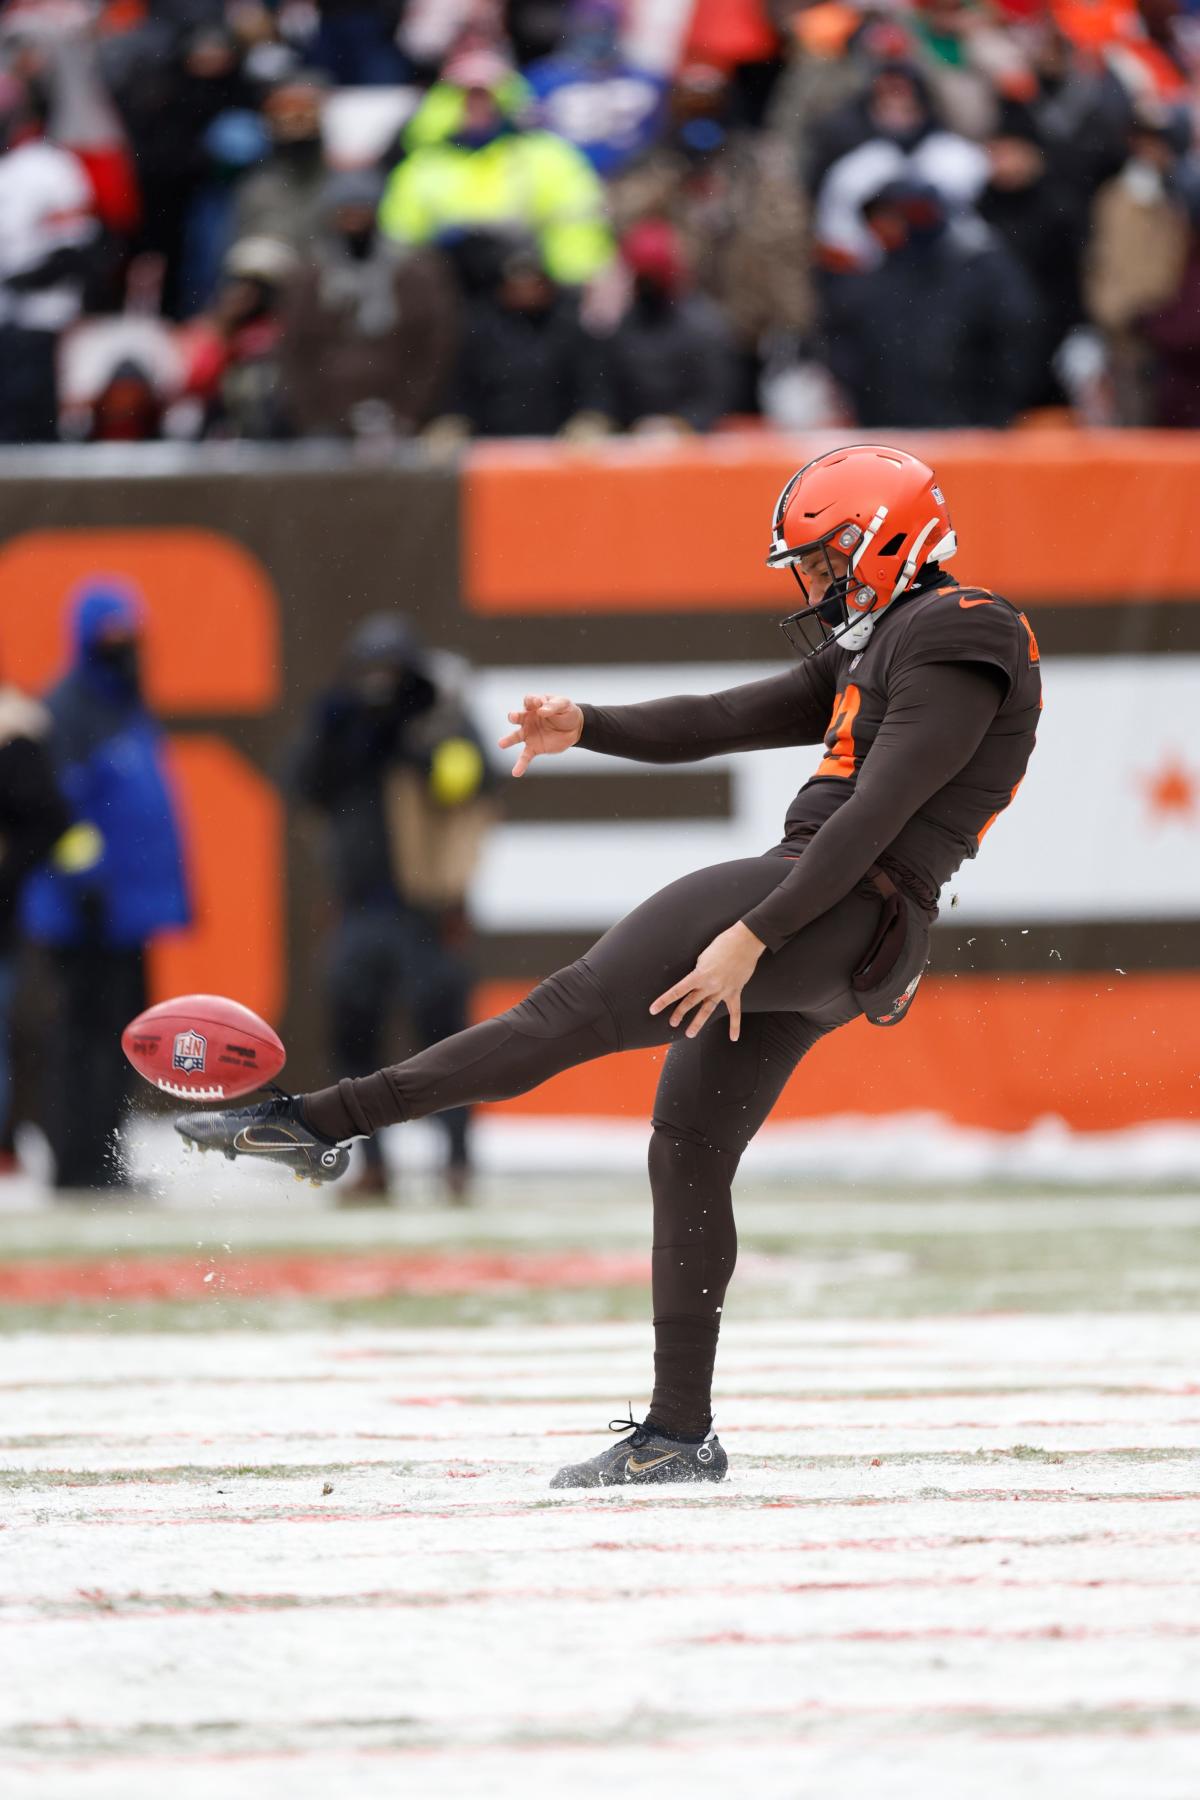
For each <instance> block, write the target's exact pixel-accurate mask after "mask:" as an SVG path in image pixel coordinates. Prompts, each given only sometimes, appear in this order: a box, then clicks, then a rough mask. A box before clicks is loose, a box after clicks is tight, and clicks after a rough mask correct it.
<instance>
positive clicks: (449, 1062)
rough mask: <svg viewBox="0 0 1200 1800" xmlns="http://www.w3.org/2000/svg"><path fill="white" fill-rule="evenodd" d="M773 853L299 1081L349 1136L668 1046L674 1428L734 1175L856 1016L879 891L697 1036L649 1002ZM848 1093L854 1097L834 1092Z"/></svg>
mask: <svg viewBox="0 0 1200 1800" xmlns="http://www.w3.org/2000/svg"><path fill="white" fill-rule="evenodd" d="M790 869H791V865H790V863H789V862H788V861H787V860H786V859H784V858H782V857H777V856H761V857H750V858H746V859H743V860H741V861H738V862H727V863H718V864H716V865H714V866H713V867H711V868H707V869H700V870H698V871H697V872H696V873H695V874H692V875H685V876H684V877H683V878H682V879H681V880H679V881H674V882H672V883H671V884H670V886H669V887H665V888H662V889H661V890H660V891H659V892H658V893H657V894H654V895H652V896H651V898H650V899H649V900H646V901H644V902H643V903H642V905H641V906H638V907H636V908H635V909H634V911H633V912H631V913H629V914H627V916H626V917H625V918H624V919H622V920H621V921H620V923H619V924H617V925H614V926H613V928H612V930H611V931H608V932H606V933H605V935H604V936H603V937H602V938H601V939H600V941H599V942H598V943H597V944H595V945H594V946H593V947H592V949H590V950H589V951H588V952H587V954H586V955H585V956H582V957H581V958H580V959H579V961H578V962H576V963H572V964H571V966H570V967H569V968H566V969H560V970H559V971H558V973H557V974H555V975H551V976H549V977H548V978H547V979H546V980H545V981H543V982H541V983H540V984H539V985H538V986H537V987H536V988H534V989H533V991H532V992H531V993H530V994H529V995H527V996H526V998H525V999H524V1000H522V1001H521V1002H520V1004H519V1005H517V1006H514V1007H512V1008H511V1009H510V1010H509V1011H508V1012H505V1013H501V1014H500V1015H499V1017H497V1018H494V1019H488V1020H486V1021H485V1022H484V1023H483V1024H481V1025H473V1026H471V1027H470V1028H469V1029H468V1030H466V1031H460V1032H458V1033H456V1034H455V1036H453V1037H450V1038H446V1039H444V1040H443V1041H442V1042H441V1043H439V1044H434V1045H433V1046H432V1047H431V1048H430V1049H428V1050H422V1051H421V1052H419V1054H418V1055H416V1056H412V1057H410V1058H409V1059H408V1061H407V1062H402V1063H398V1064H397V1065H396V1066H395V1067H394V1068H390V1069H381V1070H380V1071H379V1072H378V1073H377V1074H375V1075H368V1076H365V1077H363V1078H361V1079H358V1080H344V1081H341V1082H339V1083H338V1084H337V1086H336V1087H332V1088H325V1089H323V1090H322V1091H321V1092H319V1093H315V1094H310V1095H307V1096H305V1099H304V1111H305V1116H306V1117H307V1118H308V1120H309V1122H310V1123H311V1124H312V1125H313V1126H314V1127H315V1128H316V1129H317V1130H318V1131H323V1132H325V1133H326V1134H327V1135H328V1136H330V1137H336V1138H347V1137H352V1136H355V1135H358V1134H361V1133H370V1132H373V1131H378V1130H379V1129H380V1127H381V1126H384V1125H392V1124H396V1123H398V1122H400V1121H403V1120H408V1119H423V1118H425V1117H426V1116H427V1115H428V1114H430V1113H436V1112H443V1111H445V1110H446V1109H447V1108H448V1107H454V1106H468V1105H474V1104H476V1103H477V1102H479V1101H485V1100H508V1099H511V1098H512V1097H513V1095H515V1094H523V1093H526V1092H527V1091H528V1090H529V1089H530V1088H533V1087H537V1086H538V1085H539V1083H541V1082H543V1081H546V1080H548V1079H549V1077H550V1076H551V1075H556V1074H558V1073H559V1071H560V1070H562V1069H569V1068H572V1067H574V1066H575V1065H576V1064H578V1063H582V1062H588V1061H590V1060H591V1059H592V1058H594V1057H598V1056H606V1055H608V1054H609V1053H610V1052H612V1051H616V1050H639V1049H644V1048H646V1047H647V1046H650V1045H655V1044H670V1045H671V1049H670V1052H669V1054H668V1055H667V1058H666V1061H665V1063H664V1065H663V1071H662V1076H661V1078H660V1081H659V1084H658V1093H657V1095H656V1097H655V1102H654V1119H653V1133H652V1136H651V1139H650V1158H649V1161H650V1187H651V1192H652V1195H653V1201H654V1249H653V1260H652V1285H653V1300H654V1326H655V1382H654V1397H653V1400H652V1402H651V1407H650V1413H649V1417H650V1418H651V1419H652V1420H653V1421H654V1423H655V1424H657V1425H659V1426H660V1427H662V1428H663V1429H665V1430H666V1431H668V1432H673V1433H675V1434H676V1435H678V1436H680V1437H699V1436H702V1435H703V1434H704V1432H705V1430H706V1429H707V1427H708V1421H709V1416H710V1393H711V1385H712V1370H713V1362H714V1358H715V1355H716V1345H717V1333H718V1330H719V1328H720V1320H721V1310H722V1307H723V1306H724V1303H725V1290H726V1288H727V1286H728V1284H729V1279H730V1276H731V1275H732V1274H733V1267H734V1263H735V1261H736V1259H737V1233H736V1229H735V1226H734V1218H733V1199H732V1186H733V1178H734V1175H735V1174H736V1172H737V1167H738V1162H739V1160H740V1158H741V1155H742V1152H743V1151H744V1150H745V1148H746V1146H747V1144H748V1143H749V1142H750V1140H751V1138H752V1137H753V1136H754V1134H755V1132H756V1131H757V1130H758V1128H759V1126H760V1125H761V1124H762V1123H763V1121H764V1120H765V1119H766V1117H767V1115H768V1114H769V1113H770V1111H771V1108H772V1107H773V1106H774V1104H775V1102H776V1100H777V1099H778V1097H779V1095H780V1093H781V1092H782V1091H783V1088H784V1085H785V1083H786V1082H787V1080H788V1077H789V1076H790V1075H791V1073H792V1071H793V1069H794V1068H795V1067H796V1064H797V1063H798V1062H799V1061H800V1058H801V1057H802V1056H803V1055H804V1053H805V1051H806V1050H809V1049H811V1047H812V1045H813V1044H815V1043H816V1042H817V1040H818V1039H819V1038H821V1037H823V1036H824V1035H825V1033H826V1032H828V1031H832V1030H834V1029H835V1027H837V1026H838V1025H844V1024H846V1023H847V1022H848V1021H849V1020H851V1019H853V1018H855V1017H857V1015H858V1007H857V1005H856V1004H855V1001H854V997H853V995H852V993H851V991H850V976H851V972H852V971H853V970H854V969H855V968H857V967H858V966H859V964H860V963H861V961H862V959H863V956H864V953H865V952H866V949H867V947H868V945H869V944H870V941H871V938H872V936H873V934H874V932H875V930H876V927H877V924H878V921H879V913H880V898H879V895H878V893H876V892H875V890H874V889H873V888H872V887H870V886H869V885H866V884H864V885H862V886H860V887H858V888H856V889H855V890H854V892H853V893H852V894H850V895H848V896H847V898H846V899H845V900H843V901H841V902H840V903H839V904H838V906H837V907H836V908H834V909H833V910H832V911H831V912H828V913H826V914H824V915H823V916H822V917H821V918H819V919H816V920H814V922H813V923H812V924H811V925H809V926H807V927H806V928H805V929H804V930H803V931H801V932H799V933H798V934H797V935H796V936H795V937H794V938H792V939H790V940H789V942H788V943H786V944H785V945H784V946H783V948H782V949H780V950H778V951H776V952H775V953H774V954H772V953H771V952H769V951H768V952H767V954H766V955H765V956H763V957H762V958H761V960H760V961H759V964H758V967H757V969H756V970H755V972H754V975H753V976H752V978H751V980H750V981H749V982H748V983H747V985H746V988H745V991H744V992H743V995H742V1008H743V1016H742V1032H741V1037H740V1039H739V1040H738V1042H737V1043H736V1044H735V1043H731V1042H730V1039H729V1029H728V1025H727V1023H726V1014H725V1010H724V1008H723V1007H722V1008H720V1009H718V1011H717V1013H715V1014H714V1015H713V1017H712V1018H711V1019H710V1020H709V1022H708V1024H707V1025H706V1026H705V1027H704V1029H703V1030H702V1031H701V1032H700V1034H699V1036H698V1037H696V1038H691V1039H689V1038H685V1037H684V1036H683V1035H682V1033H683V1030H684V1026H680V1027H679V1028H678V1029H677V1030H672V1029H671V1027H670V1025H669V1024H668V1023H667V1018H668V1016H669V1015H668V1014H667V1013H662V1014H659V1015H658V1016H657V1017H653V1018H652V1017H651V1015H650V1012H649V1007H650V1003H651V1001H652V1000H654V999H655V998H656V997H657V996H658V995H659V994H661V993H662V992H663V990H664V989H665V988H668V987H670V986H672V985H673V983H674V982H676V981H678V980H679V979H680V977H681V976H683V975H686V974H687V972H688V970H689V969H690V968H691V967H692V966H693V964H694V963H695V960H696V957H697V956H698V955H699V954H700V952H701V951H702V950H703V949H704V948H705V947H706V946H707V945H708V944H709V943H711V941H712V939H713V938H714V937H716V935H717V934H718V932H720V931H723V930H724V929H725V928H726V926H728V925H730V924H732V923H733V922H734V920H736V919H739V918H741V917H742V915H743V914H744V913H746V912H748V911H749V910H750V908H751V907H753V906H755V905H757V903H758V902H759V901H760V900H762V899H763V898H764V897H765V896H766V895H767V894H768V893H769V892H770V891H771V890H772V889H773V888H774V887H776V886H777V885H778V883H779V882H780V881H782V880H784V879H785V877H786V876H787V875H788V874H789V873H790ZM846 1098H847V1100H850V1099H852V1096H846Z"/></svg>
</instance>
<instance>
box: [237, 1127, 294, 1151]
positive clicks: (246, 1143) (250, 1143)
mask: <svg viewBox="0 0 1200 1800" xmlns="http://www.w3.org/2000/svg"><path fill="white" fill-rule="evenodd" d="M277 1129H278V1128H277ZM298 1142H299V1140H298V1139H297V1138H293V1139H292V1141H291V1143H290V1144H281V1143H280V1142H279V1140H278V1139H276V1140H275V1142H274V1143H271V1144H256V1143H255V1142H254V1139H253V1138H252V1137H251V1136H250V1134H249V1132H248V1131H245V1130H243V1131H239V1132H238V1134H237V1136H236V1137H235V1138H234V1140H233V1147H234V1149H235V1150H257V1151H259V1152H262V1151H271V1150H291V1149H294V1148H295V1146H296V1144H297V1143H298Z"/></svg>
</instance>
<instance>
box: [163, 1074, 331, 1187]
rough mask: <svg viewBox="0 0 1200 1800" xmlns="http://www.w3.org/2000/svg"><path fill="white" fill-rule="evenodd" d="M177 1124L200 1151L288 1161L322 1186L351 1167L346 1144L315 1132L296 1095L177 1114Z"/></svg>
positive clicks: (297, 1173)
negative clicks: (228, 1109) (227, 1109)
mask: <svg viewBox="0 0 1200 1800" xmlns="http://www.w3.org/2000/svg"><path fill="white" fill-rule="evenodd" d="M175 1129H176V1131H177V1132H178V1133H179V1135H180V1137H181V1138H183V1140H184V1142H185V1143H187V1144H188V1145H191V1144H195V1146H196V1148H197V1149H198V1150H221V1151H223V1152H224V1154H225V1155H226V1156H227V1157H229V1159H230V1161H233V1159H234V1158H235V1157H238V1156H252V1157H254V1158H255V1159H256V1160H258V1161H265V1162H277V1163H282V1164H283V1166H284V1168H285V1169H290V1170H291V1171H292V1173H293V1174H294V1175H295V1177H296V1179H297V1181H304V1180H308V1181H311V1182H312V1183H313V1184H314V1186H318V1187H319V1186H320V1185H321V1184H322V1183H323V1182H326V1181H336V1180H337V1179H338V1176H339V1175H344V1174H345V1173H346V1170H347V1169H348V1168H349V1166H350V1152H349V1150H348V1149H347V1148H346V1146H345V1145H344V1144H339V1143H337V1142H336V1140H335V1139H333V1138H327V1137H325V1136H324V1134H323V1133H322V1132H320V1131H314V1130H313V1128H312V1126H311V1125H309V1124H307V1123H306V1121H305V1118H304V1114H303V1113H302V1111H301V1109H300V1102H299V1100H296V1099H293V1098H292V1096H291V1095H290V1094H280V1095H279V1097H278V1098H277V1099H275V1100H263V1101H262V1102H260V1104H259V1105H258V1106H243V1107H240V1108H238V1109H237V1110H236V1111H233V1112H194V1113H185V1114H184V1116H183V1118H182V1119H176V1121H175Z"/></svg>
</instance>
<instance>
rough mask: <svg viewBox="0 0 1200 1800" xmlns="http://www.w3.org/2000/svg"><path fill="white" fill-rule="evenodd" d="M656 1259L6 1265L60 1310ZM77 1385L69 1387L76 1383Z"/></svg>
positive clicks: (371, 1295)
mask: <svg viewBox="0 0 1200 1800" xmlns="http://www.w3.org/2000/svg"><path fill="white" fill-rule="evenodd" d="M649 1267H650V1264H649V1257H648V1256H645V1255H640V1254H639V1255H630V1254H616V1253H600V1254H597V1253H591V1252H584V1251H561V1252H559V1251H556V1252H544V1253H538V1252H526V1251H513V1252H496V1251H478V1252H465V1253H462V1254H455V1255H438V1254H428V1255H426V1254H413V1253H408V1252H396V1251H381V1252H378V1253H371V1254H366V1253H359V1254H346V1253H340V1254H332V1255H330V1254H323V1255H321V1256H308V1255H282V1256H280V1255H263V1256H241V1257H229V1258H223V1259H222V1260H220V1261H219V1262H218V1261H215V1260H214V1261H208V1262H205V1261H198V1260H197V1259H196V1258H194V1257H189V1256H138V1257H132V1258H130V1257H118V1256H112V1257H85V1258H76V1259H64V1260H61V1261H60V1260H51V1259H44V1260H38V1259H30V1260H29V1261H20V1262H10V1263H5V1264H3V1265H0V1302H3V1303H5V1304H7V1305H9V1306H56V1305H63V1304H65V1303H67V1302H69V1301H73V1300H75V1301H78V1300H84V1301H87V1300H104V1301H115V1302H118V1303H124V1304H130V1303H136V1302H139V1301H152V1300H160V1301H161V1300H167V1301H186V1300H204V1299H211V1298H213V1297H214V1296H216V1295H225V1296H236V1297H237V1298H239V1299H247V1300H249V1299H265V1298H277V1297H293V1296H295V1297H307V1298H316V1299H323V1300H364V1299H376V1298H379V1297H381V1296H384V1295H387V1294H422V1295H429V1294H462V1293H499V1292H505V1291H507V1290H509V1289H513V1288H517V1289H520V1288H585V1287H632V1286H635V1285H640V1284H642V1283H644V1282H645V1281H646V1280H647V1279H648V1276H649ZM67 1385H70V1384H67Z"/></svg>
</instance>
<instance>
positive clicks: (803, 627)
mask: <svg viewBox="0 0 1200 1800" xmlns="http://www.w3.org/2000/svg"><path fill="white" fill-rule="evenodd" d="M865 538H866V534H865V533H864V532H863V531H862V530H861V529H860V528H859V526H857V525H853V524H843V525H838V526H835V527H834V529H833V530H832V531H829V532H826V534H825V536H824V537H820V538H814V539H813V540H812V542H811V543H808V544H798V545H796V546H794V547H793V548H790V549H789V550H788V552H787V555H786V557H784V556H779V555H776V556H773V557H772V558H771V559H770V560H771V561H772V562H773V564H774V566H775V567H776V568H780V567H783V568H788V569H790V570H791V572H792V575H793V576H794V578H795V581H796V585H797V587H798V588H799V589H800V592H801V593H802V594H803V595H804V605H803V606H802V607H801V608H800V609H799V611H798V612H794V613H789V614H788V616H787V617H786V618H785V619H781V620H780V622H779V628H780V630H781V631H782V632H783V635H784V636H785V637H786V639H787V640H788V643H789V644H790V645H791V646H792V648H793V650H795V651H796V652H797V653H798V654H799V655H800V656H803V657H809V656H815V655H816V654H817V652H818V651H819V650H823V649H824V648H825V646H826V645H827V644H833V643H836V644H839V645H841V647H842V648H843V649H845V650H861V649H862V648H863V646H864V645H865V643H866V641H867V639H868V638H869V637H870V635H871V632H872V631H873V630H874V626H875V621H874V618H873V617H872V616H871V615H872V612H873V610H874V608H875V606H876V604H877V596H876V593H875V589H874V588H872V587H868V585H867V583H866V582H865V581H863V580H862V578H861V577H860V576H859V575H857V574H856V573H855V565H856V563H857V562H858V558H859V556H860V555H861V553H862V550H863V549H865V547H866V543H865V541H864V539H865ZM831 549H833V550H839V551H841V553H842V556H843V557H845V558H846V567H845V570H844V572H843V573H842V574H840V575H839V574H838V572H837V570H836V569H835V567H834V563H833V558H832V557H831V555H830V554H829V553H830V550H831ZM817 554H819V555H820V557H821V560H822V562H823V564H824V567H825V585H824V592H823V593H822V595H821V598H820V599H819V600H817V601H815V602H814V601H813V599H812V597H811V592H810V582H811V580H812V578H811V577H810V578H809V580H808V581H806V580H805V577H804V573H803V571H802V569H801V566H800V559H801V557H803V556H813V555H817ZM813 585H815V584H813Z"/></svg>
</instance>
